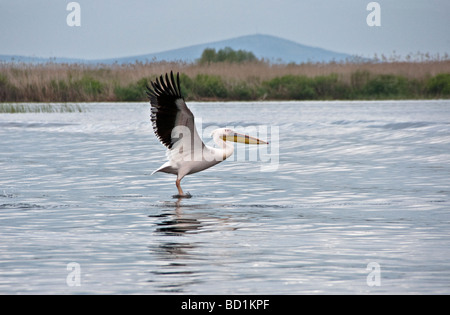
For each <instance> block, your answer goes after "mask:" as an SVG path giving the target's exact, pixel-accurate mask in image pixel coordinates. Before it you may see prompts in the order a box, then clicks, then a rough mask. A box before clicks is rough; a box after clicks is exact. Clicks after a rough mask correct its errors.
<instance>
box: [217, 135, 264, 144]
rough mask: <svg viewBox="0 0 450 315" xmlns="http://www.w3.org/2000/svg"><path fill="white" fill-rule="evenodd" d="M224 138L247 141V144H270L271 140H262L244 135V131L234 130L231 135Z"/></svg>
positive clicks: (241, 141)
mask: <svg viewBox="0 0 450 315" xmlns="http://www.w3.org/2000/svg"><path fill="white" fill-rule="evenodd" d="M223 139H224V140H227V141H233V142H239V143H245V144H269V142H266V141H263V140H260V139H258V138H255V137H252V136H248V135H244V134H242V133H238V132H234V133H232V134H231V135H227V136H224V137H223Z"/></svg>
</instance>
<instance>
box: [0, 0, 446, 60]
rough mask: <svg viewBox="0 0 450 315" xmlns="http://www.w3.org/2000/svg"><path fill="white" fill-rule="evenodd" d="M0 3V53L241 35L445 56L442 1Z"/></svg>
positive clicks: (87, 52)
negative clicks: (75, 18)
mask: <svg viewBox="0 0 450 315" xmlns="http://www.w3.org/2000/svg"><path fill="white" fill-rule="evenodd" d="M70 2H72V0H39V1H36V0H0V54H9V55H25V56H35V57H67V58H82V59H103V58H115V57H126V56H135V55H142V54H147V53H154V52H161V51H165V50H171V49H176V48H182V47H186V46H191V45H196V44H203V43H208V42H213V41H219V40H224V39H230V38H234V37H238V36H243V35H251V34H267V35H274V36H278V37H281V38H285V39H288V40H292V41H295V42H297V43H300V44H304V45H309V46H314V47H320V48H325V49H328V50H333V51H336V52H343V53H349V54H353V55H358V56H365V57H373V56H374V55H375V54H377V55H378V56H380V55H381V54H384V55H386V56H391V55H393V54H394V52H395V54H397V55H403V56H406V55H408V54H411V53H412V54H415V53H417V52H421V53H430V54H432V55H434V54H437V53H439V54H441V56H442V55H444V54H445V53H448V54H449V55H450V18H449V13H450V1H449V0H379V1H377V2H378V4H379V6H380V11H379V15H378V16H379V18H380V23H381V25H380V26H369V25H368V23H367V21H366V19H367V16H368V15H369V14H370V13H371V11H368V10H367V5H368V3H369V2H371V1H370V0H275V1H273V0H189V1H188V0H156V1H154V0H122V1H119V0H78V1H76V2H77V3H78V4H79V5H80V14H79V17H80V26H69V25H68V23H67V16H68V15H69V14H71V11H68V10H67V5H68V4H69V3H70Z"/></svg>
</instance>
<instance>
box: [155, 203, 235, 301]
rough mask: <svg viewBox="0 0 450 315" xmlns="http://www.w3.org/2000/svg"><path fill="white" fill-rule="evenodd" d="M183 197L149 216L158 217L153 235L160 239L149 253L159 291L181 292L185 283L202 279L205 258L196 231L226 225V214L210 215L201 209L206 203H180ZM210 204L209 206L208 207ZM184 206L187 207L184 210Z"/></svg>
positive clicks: (209, 230)
mask: <svg viewBox="0 0 450 315" xmlns="http://www.w3.org/2000/svg"><path fill="white" fill-rule="evenodd" d="M183 201H186V199H184V200H183V198H178V199H177V201H176V202H167V203H166V204H165V209H164V212H163V213H161V214H158V215H154V216H153V215H150V216H149V217H153V218H159V219H160V220H159V221H158V222H156V226H157V227H156V229H155V231H156V235H157V236H158V237H161V242H159V245H158V246H156V247H153V246H152V247H151V248H150V252H151V254H152V256H153V255H154V254H156V260H157V261H156V262H155V264H156V265H155V268H154V270H153V271H151V272H150V273H151V274H152V280H150V282H155V286H156V287H157V288H158V291H160V292H162V293H168V292H172V293H183V292H185V291H186V292H187V291H188V287H190V286H192V285H195V284H198V283H200V282H202V280H200V279H203V278H204V274H205V272H207V271H206V270H205V263H206V265H207V264H208V263H207V262H206V260H207V259H208V258H207V257H205V255H204V254H202V252H203V251H202V241H201V239H202V238H200V239H199V238H197V237H196V235H197V234H199V233H204V232H212V231H216V230H220V229H225V230H233V229H235V228H230V227H227V221H228V220H229V219H228V218H226V217H225V218H224V217H216V216H214V217H213V216H210V215H208V214H206V213H205V212H204V211H195V210H204V209H205V207H206V205H193V204H182V202H183ZM210 206H211V205H209V206H208V207H210ZM186 210H188V211H187V212H186Z"/></svg>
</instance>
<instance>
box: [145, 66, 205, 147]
mask: <svg viewBox="0 0 450 315" xmlns="http://www.w3.org/2000/svg"><path fill="white" fill-rule="evenodd" d="M150 83H151V86H152V87H149V86H147V96H148V98H149V100H150V104H151V115H150V119H151V121H152V124H153V130H154V132H155V134H156V136H157V137H158V139H159V140H160V141H161V143H162V144H164V145H165V146H166V147H167V148H168V149H172V147H173V146H174V145H175V144H177V142H179V141H183V142H184V141H190V142H189V143H188V145H189V147H190V148H191V149H194V148H193V147H194V145H195V144H197V145H198V144H201V146H202V147H203V146H204V144H203V142H202V141H201V139H200V137H199V135H198V133H197V130H196V128H195V123H194V115H193V114H192V112H191V111H190V110H189V108H188V107H187V106H186V103H185V102H184V98H183V96H182V95H181V89H180V75H179V73H177V78H176V81H175V78H174V75H173V72H172V71H171V72H170V78H169V75H168V74H167V73H166V76H165V80H164V77H163V76H162V75H161V77H160V78H159V80H158V79H156V80H155V81H152V82H150ZM179 126H180V127H185V128H180V130H188V131H189V132H190V137H186V135H184V132H183V135H182V136H181V137H180V133H179V132H173V130H174V128H176V127H179ZM186 128H187V129H186ZM186 145H187V143H186ZM184 147H187V146H184Z"/></svg>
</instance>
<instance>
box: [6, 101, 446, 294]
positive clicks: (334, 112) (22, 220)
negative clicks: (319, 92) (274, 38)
mask: <svg viewBox="0 0 450 315" xmlns="http://www.w3.org/2000/svg"><path fill="white" fill-rule="evenodd" d="M190 106H191V109H192V111H193V112H194V114H195V115H196V117H197V118H198V123H200V124H201V126H198V127H199V128H201V131H200V133H201V134H203V136H207V135H208V134H209V132H210V131H211V128H213V127H225V126H229V127H235V128H236V129H239V128H243V129H246V130H247V131H248V130H252V128H254V130H257V131H259V132H260V136H261V137H262V138H267V140H269V141H270V142H271V144H270V146H269V147H266V148H265V149H264V150H266V152H263V153H261V152H259V153H258V155H257V156H258V158H257V159H255V158H250V156H253V157H254V154H253V153H254V152H255V151H254V150H256V149H255V148H252V149H251V150H250V151H248V152H247V153H246V154H247V155H248V156H247V157H246V156H245V155H244V156H242V155H241V156H240V157H237V158H235V159H234V160H233V159H231V160H227V161H225V162H223V163H221V164H219V165H217V166H215V167H213V168H211V169H209V170H206V171H204V172H201V173H198V174H194V175H190V176H188V177H186V178H185V179H184V180H183V182H182V186H183V189H184V190H185V191H189V192H190V193H191V194H192V195H193V197H192V198H191V199H183V200H177V199H174V198H172V195H174V194H175V193H176V187H175V183H174V181H175V177H174V176H173V175H169V174H160V173H159V174H155V175H153V176H150V175H151V173H152V171H153V170H154V169H156V168H157V167H158V166H160V165H161V164H162V163H163V162H164V160H165V148H164V147H163V146H162V145H161V144H160V143H159V142H158V141H157V139H156V138H155V136H154V135H153V131H152V128H151V124H150V122H149V106H148V105H147V104H82V105H81V107H82V108H83V109H84V111H83V112H82V113H28V114H0V293H3V294H4V293H32V294H35V293H36V294H37V293H44V294H53V293H57V294H78V293H125V294H128V293H138V294H139V293H150V294H165V293H187V294H303V293H307V294H309V293H338V294H346V293H349V294H360V293H362V294H366V293H433V294H434V293H446V294H449V293H450V214H449V213H450V165H449V161H450V102H449V101H414V102H409V101H405V102H311V103H309V102H301V103H300V102H298V103H276V102H274V103H226V104H223V103H192V104H190ZM261 128H262V129H261ZM264 128H265V129H264ZM262 130H267V134H266V135H265V134H262ZM205 141H208V143H209V139H207V138H206V139H205ZM239 146H241V145H239ZM236 149H237V150H239V148H238V147H236ZM252 150H253V151H252ZM252 152H253V153H252ZM244 153H245V152H244ZM260 153H261V156H260V155H259V154H260ZM252 154H253V155H252ZM70 263H75V264H70ZM374 266H375V267H374Z"/></svg>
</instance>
